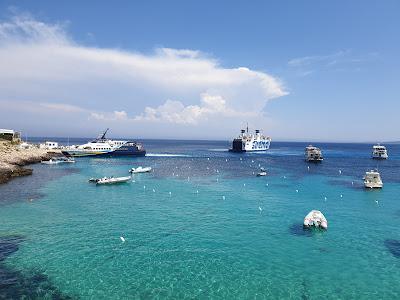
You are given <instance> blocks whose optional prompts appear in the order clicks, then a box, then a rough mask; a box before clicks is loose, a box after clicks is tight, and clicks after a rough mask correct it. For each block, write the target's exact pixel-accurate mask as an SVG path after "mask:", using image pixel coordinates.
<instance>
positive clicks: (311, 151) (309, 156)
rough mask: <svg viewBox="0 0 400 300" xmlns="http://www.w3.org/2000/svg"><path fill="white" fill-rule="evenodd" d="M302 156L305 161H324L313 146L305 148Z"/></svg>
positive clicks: (319, 150)
mask: <svg viewBox="0 0 400 300" xmlns="http://www.w3.org/2000/svg"><path fill="white" fill-rule="evenodd" d="M304 154H305V159H306V161H310V162H321V161H323V160H324V158H323V156H322V151H321V149H319V148H317V147H314V146H313V145H309V146H307V147H306V150H305V153H304Z"/></svg>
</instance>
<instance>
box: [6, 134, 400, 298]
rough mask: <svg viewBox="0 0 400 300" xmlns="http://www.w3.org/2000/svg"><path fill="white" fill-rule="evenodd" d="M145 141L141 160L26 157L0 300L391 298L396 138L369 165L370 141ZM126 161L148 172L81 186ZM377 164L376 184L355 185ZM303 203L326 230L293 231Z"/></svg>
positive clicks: (397, 242) (398, 285) (398, 200)
mask: <svg viewBox="0 0 400 300" xmlns="http://www.w3.org/2000/svg"><path fill="white" fill-rule="evenodd" d="M144 145H145V147H146V149H147V151H148V155H147V156H146V157H142V158H128V157H126V158H79V159H76V163H75V164H65V165H54V166H49V165H41V164H37V165H33V166H32V168H33V169H34V173H33V175H32V176H28V177H23V178H16V179H14V180H12V181H11V182H9V183H8V184H5V185H1V186H0V299H3V298H4V299H12V298H17V299H19V298H21V297H24V296H25V297H27V298H28V299H36V298H37V299H43V298H44V299H134V298H136V299H152V298H158V299H165V298H169V299H181V298H191V299H192V298H196V299H197V298H199V299H206V298H207V299H209V298H211V299H235V298H236V299H267V298H268V299H273V298H275V299H277V298H286V299H338V298H339V299H399V298H400V230H399V228H400V197H399V192H400V145H387V148H388V152H389V159H388V160H387V161H376V160H372V159H371V158H370V154H371V147H372V145H370V144H316V146H319V147H321V149H322V150H323V153H324V156H325V160H324V161H323V162H322V163H320V164H312V163H306V162H305V161H304V157H303V152H304V148H305V146H307V144H306V143H278V142H275V143H272V144H271V149H270V151H268V152H265V153H252V154H233V153H229V152H228V151H227V149H228V146H229V144H228V143H227V142H208V141H156V140H148V141H144ZM136 166H150V167H152V168H153V172H152V173H149V174H138V175H135V176H134V177H133V178H132V181H131V182H129V183H126V184H120V185H112V186H96V185H94V184H91V183H89V182H88V179H89V178H91V177H102V176H127V175H128V170H129V169H130V168H131V167H136ZM308 166H309V169H308V168H307V167H308ZM260 167H264V168H266V169H267V171H268V176H266V177H256V175H255V174H256V173H257V172H258V171H259V168H260ZM377 167H378V168H379V171H380V173H381V176H382V179H383V182H384V187H383V189H382V190H365V189H364V188H363V185H362V177H363V175H364V173H365V171H367V170H369V169H371V168H377ZM339 170H340V171H341V172H340V171H339ZM312 209H318V210H321V211H322V212H323V213H324V215H325V216H326V218H327V219H328V223H329V228H328V230H327V231H325V232H324V231H318V230H311V231H310V230H303V228H302V222H303V219H304V216H305V215H306V214H307V213H308V212H309V211H310V210H312ZM120 237H123V238H124V239H125V242H123V241H122V239H121V238H120Z"/></svg>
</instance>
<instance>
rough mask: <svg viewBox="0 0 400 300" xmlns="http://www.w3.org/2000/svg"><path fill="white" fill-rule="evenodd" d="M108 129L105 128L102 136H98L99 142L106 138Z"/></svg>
mask: <svg viewBox="0 0 400 300" xmlns="http://www.w3.org/2000/svg"><path fill="white" fill-rule="evenodd" d="M109 129H110V128H107V129H106V130H105V131H104V132H103V134H100V136H99V140H104V139H105V138H106V134H107V131H108V130H109Z"/></svg>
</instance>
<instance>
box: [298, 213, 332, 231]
mask: <svg viewBox="0 0 400 300" xmlns="http://www.w3.org/2000/svg"><path fill="white" fill-rule="evenodd" d="M303 225H304V227H316V228H322V229H328V221H327V220H326V218H325V216H324V215H323V214H322V212H320V211H319V210H312V211H310V212H309V213H308V214H307V216H306V217H305V218H304V223H303Z"/></svg>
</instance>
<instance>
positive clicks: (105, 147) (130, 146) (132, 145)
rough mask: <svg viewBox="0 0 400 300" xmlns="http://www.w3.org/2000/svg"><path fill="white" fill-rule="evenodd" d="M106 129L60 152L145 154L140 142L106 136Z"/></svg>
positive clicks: (81, 154) (69, 153) (114, 154)
mask: <svg viewBox="0 0 400 300" xmlns="http://www.w3.org/2000/svg"><path fill="white" fill-rule="evenodd" d="M107 131H108V128H107V130H106V131H104V132H103V133H102V134H100V135H99V137H98V138H97V139H95V140H93V141H90V142H88V143H86V144H83V145H79V146H70V147H66V148H65V149H63V151H62V154H64V155H65V156H67V157H70V156H75V157H79V156H145V154H146V150H145V149H144V148H143V146H142V144H140V143H137V142H134V141H117V140H111V139H107V138H106V133H107Z"/></svg>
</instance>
